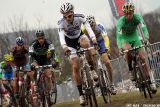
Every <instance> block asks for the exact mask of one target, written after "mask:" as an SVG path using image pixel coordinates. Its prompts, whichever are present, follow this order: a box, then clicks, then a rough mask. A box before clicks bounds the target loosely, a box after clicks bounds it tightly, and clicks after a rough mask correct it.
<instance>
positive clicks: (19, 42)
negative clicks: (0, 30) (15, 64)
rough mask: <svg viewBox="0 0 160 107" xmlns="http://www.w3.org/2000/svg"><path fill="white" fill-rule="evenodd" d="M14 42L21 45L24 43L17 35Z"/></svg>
mask: <svg viewBox="0 0 160 107" xmlns="http://www.w3.org/2000/svg"><path fill="white" fill-rule="evenodd" d="M16 44H17V45H23V44H24V39H23V38H22V37H17V38H16Z"/></svg>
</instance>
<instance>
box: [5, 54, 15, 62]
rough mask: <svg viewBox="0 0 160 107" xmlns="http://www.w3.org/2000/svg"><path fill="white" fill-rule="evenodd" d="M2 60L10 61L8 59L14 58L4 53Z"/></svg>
mask: <svg viewBox="0 0 160 107" xmlns="http://www.w3.org/2000/svg"><path fill="white" fill-rule="evenodd" d="M4 60H5V61H7V62H10V61H13V60H14V58H13V56H12V55H10V54H5V55H4Z"/></svg>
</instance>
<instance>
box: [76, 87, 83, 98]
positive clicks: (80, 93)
mask: <svg viewBox="0 0 160 107" xmlns="http://www.w3.org/2000/svg"><path fill="white" fill-rule="evenodd" d="M77 88H78V91H79V95H80V96H81V95H84V94H83V91H82V85H77Z"/></svg>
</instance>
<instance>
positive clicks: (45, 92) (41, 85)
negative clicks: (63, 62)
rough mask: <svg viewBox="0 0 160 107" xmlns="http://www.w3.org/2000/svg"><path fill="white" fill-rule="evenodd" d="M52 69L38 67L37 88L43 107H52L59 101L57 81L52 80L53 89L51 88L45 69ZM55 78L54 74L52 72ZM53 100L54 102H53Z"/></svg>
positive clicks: (45, 66) (47, 66)
mask: <svg viewBox="0 0 160 107" xmlns="http://www.w3.org/2000/svg"><path fill="white" fill-rule="evenodd" d="M50 68H52V65H43V66H37V67H36V69H38V70H37V86H38V93H39V95H40V100H41V101H42V106H43V107H51V105H52V104H55V103H56V100H57V85H56V81H55V80H54V79H53V78H52V85H51V86H52V87H49V84H48V78H47V77H46V76H45V74H44V71H45V69H50ZM52 77H53V72H52ZM51 100H52V101H51Z"/></svg>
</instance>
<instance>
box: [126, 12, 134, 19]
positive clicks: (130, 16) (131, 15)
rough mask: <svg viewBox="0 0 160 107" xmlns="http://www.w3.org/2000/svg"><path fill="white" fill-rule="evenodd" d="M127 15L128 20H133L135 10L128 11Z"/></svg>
mask: <svg viewBox="0 0 160 107" xmlns="http://www.w3.org/2000/svg"><path fill="white" fill-rule="evenodd" d="M125 15H126V19H127V21H131V20H132V17H133V12H130V13H126V14H125Z"/></svg>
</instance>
